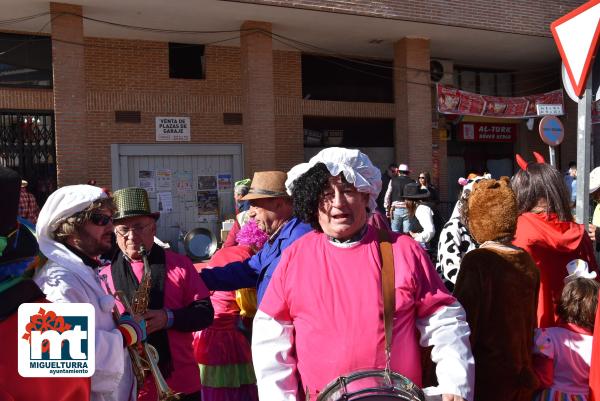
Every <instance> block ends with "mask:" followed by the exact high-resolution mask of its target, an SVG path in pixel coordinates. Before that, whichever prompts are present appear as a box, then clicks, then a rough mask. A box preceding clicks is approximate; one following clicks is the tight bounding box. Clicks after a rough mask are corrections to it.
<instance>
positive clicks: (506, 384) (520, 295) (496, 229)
mask: <svg viewBox="0 0 600 401" xmlns="http://www.w3.org/2000/svg"><path fill="white" fill-rule="evenodd" d="M468 207H469V208H468V216H467V217H468V219H467V221H468V226H469V231H470V233H471V235H472V236H473V238H474V239H475V241H477V243H478V244H479V248H478V249H475V250H472V251H470V252H469V253H467V254H466V255H465V256H464V258H463V259H462V262H461V265H460V271H459V273H458V278H457V280H456V287H455V289H454V295H455V296H456V298H457V299H458V301H459V302H460V303H461V304H462V305H463V307H464V308H465V311H466V312H467V322H468V323H469V326H470V327H471V337H470V340H471V348H472V350H473V356H474V357H475V367H476V368H475V369H476V372H475V398H474V400H472V401H531V398H532V396H533V392H534V391H535V389H536V388H537V386H538V383H537V380H536V377H535V374H534V371H533V363H532V356H531V349H532V347H533V330H534V328H535V327H536V325H535V323H536V306H537V293H538V288H539V282H540V278H539V271H538V269H537V268H536V266H535V263H534V261H533V259H532V258H531V256H529V254H528V253H527V252H525V251H524V250H523V249H521V248H517V247H515V246H513V245H511V240H512V238H513V236H514V234H515V229H516V225H517V201H516V198H515V194H514V192H513V191H512V190H511V189H510V187H509V181H508V178H506V177H502V178H501V179H499V180H492V179H489V180H481V181H479V182H478V183H477V184H475V185H474V186H473V191H472V192H471V195H470V196H469V200H468Z"/></svg>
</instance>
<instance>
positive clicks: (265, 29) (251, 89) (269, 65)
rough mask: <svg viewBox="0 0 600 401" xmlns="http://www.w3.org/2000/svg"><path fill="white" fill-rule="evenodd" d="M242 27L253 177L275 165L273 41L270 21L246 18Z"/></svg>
mask: <svg viewBox="0 0 600 401" xmlns="http://www.w3.org/2000/svg"><path fill="white" fill-rule="evenodd" d="M241 29H242V37H241V40H240V41H241V48H240V51H241V67H242V68H241V70H242V96H243V113H244V117H243V121H244V123H243V124H244V158H245V163H244V166H245V174H246V176H249V177H250V176H252V173H253V172H255V171H261V170H263V171H264V170H274V169H275V168H276V159H275V153H276V137H275V96H274V91H273V42H272V39H271V37H270V36H269V33H270V32H271V24H270V23H267V22H256V21H246V22H244V23H243V24H242V26H241ZM249 30H256V31H249Z"/></svg>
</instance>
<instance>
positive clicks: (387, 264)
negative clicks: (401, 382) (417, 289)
mask: <svg viewBox="0 0 600 401" xmlns="http://www.w3.org/2000/svg"><path fill="white" fill-rule="evenodd" d="M379 253H380V254H381V289H382V294H383V325H384V328H385V357H386V369H387V370H388V371H389V370H390V359H391V351H392V325H393V324H392V323H393V320H394V311H395V309H396V293H395V284H394V282H395V277H394V273H395V272H394V255H393V253H392V244H391V242H390V234H389V233H388V231H387V230H386V229H380V230H379Z"/></svg>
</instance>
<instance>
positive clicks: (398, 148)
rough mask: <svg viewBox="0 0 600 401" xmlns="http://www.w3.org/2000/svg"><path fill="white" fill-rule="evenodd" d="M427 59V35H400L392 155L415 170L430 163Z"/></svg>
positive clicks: (423, 167) (430, 104)
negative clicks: (412, 36) (405, 36)
mask: <svg viewBox="0 0 600 401" xmlns="http://www.w3.org/2000/svg"><path fill="white" fill-rule="evenodd" d="M429 60H430V57H429V39H422V38H403V39H400V40H399V41H397V42H396V43H395V44H394V101H395V104H396V132H395V135H394V147H395V155H396V161H397V162H398V163H406V164H408V166H409V167H410V168H411V170H412V171H413V172H415V173H414V174H416V172H418V171H419V170H421V169H423V170H427V171H431V170H432V167H433V164H432V149H431V145H432V140H431V135H432V133H431V107H432V103H431V85H430V77H429Z"/></svg>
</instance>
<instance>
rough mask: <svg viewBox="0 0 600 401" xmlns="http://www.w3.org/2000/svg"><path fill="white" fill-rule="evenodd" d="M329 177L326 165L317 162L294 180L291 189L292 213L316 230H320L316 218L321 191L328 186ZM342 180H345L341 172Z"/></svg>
mask: <svg viewBox="0 0 600 401" xmlns="http://www.w3.org/2000/svg"><path fill="white" fill-rule="evenodd" d="M330 178H331V174H330V173H329V170H327V166H325V164H323V163H317V164H315V165H314V166H313V167H311V168H310V169H309V170H308V171H307V172H306V173H304V174H302V175H301V176H300V177H298V178H297V179H296V181H294V189H293V191H292V201H293V203H294V215H295V216H296V217H298V218H299V219H300V220H302V221H305V222H306V223H308V224H310V225H311V226H312V227H313V228H314V229H315V230H317V231H322V229H321V226H320V225H319V218H318V214H319V202H320V201H321V196H322V194H323V191H325V189H326V188H327V187H328V186H329V179H330ZM342 180H343V181H345V178H344V175H343V174H342Z"/></svg>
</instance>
